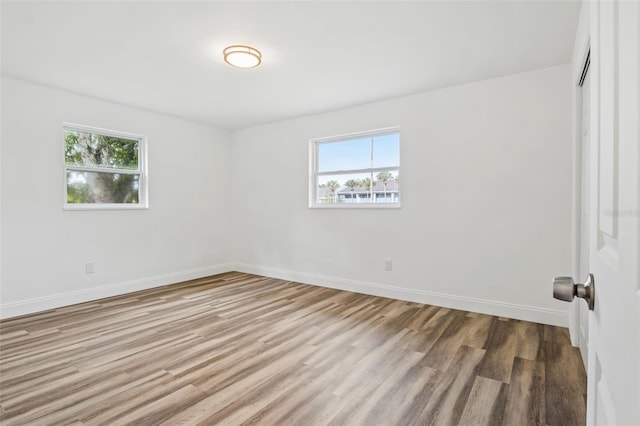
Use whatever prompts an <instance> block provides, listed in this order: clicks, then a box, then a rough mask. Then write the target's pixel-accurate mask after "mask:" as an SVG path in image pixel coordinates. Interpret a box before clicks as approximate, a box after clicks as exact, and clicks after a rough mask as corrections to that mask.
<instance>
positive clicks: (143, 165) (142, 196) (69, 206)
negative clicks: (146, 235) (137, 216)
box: [61, 122, 149, 210]
mask: <svg viewBox="0 0 640 426" xmlns="http://www.w3.org/2000/svg"><path fill="white" fill-rule="evenodd" d="M66 130H77V131H81V132H88V133H98V134H101V135H105V136H114V137H118V138H124V139H135V140H137V141H138V169H137V170H124V169H115V170H117V172H114V169H109V168H104V167H86V166H69V165H67V163H66V161H65V156H64V143H62V145H61V146H62V164H63V166H64V169H63V170H64V172H63V176H62V194H63V199H64V205H63V207H62V209H63V210H142V209H148V208H149V194H148V174H147V137H146V136H144V135H139V134H135V133H127V132H121V131H118V130H109V129H102V128H100V127H93V126H86V125H82V124H75V123H66V122H65V123H62V140H63V141H64V140H65V131H66ZM68 170H80V171H89V172H99V173H118V174H134V175H140V179H139V180H138V188H139V193H138V197H139V199H138V201H139V202H138V203H137V204H128V203H67V171H68Z"/></svg>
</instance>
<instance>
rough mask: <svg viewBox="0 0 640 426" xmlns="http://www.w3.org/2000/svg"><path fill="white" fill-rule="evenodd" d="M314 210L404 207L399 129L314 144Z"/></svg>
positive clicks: (314, 140) (311, 143)
mask: <svg viewBox="0 0 640 426" xmlns="http://www.w3.org/2000/svg"><path fill="white" fill-rule="evenodd" d="M310 145H311V146H310V152H311V182H310V207H318V208H327V207H328V208H331V207H336V208H341V207H356V208H363V207H364V208H377V207H382V208H384V207H387V208H388V207H400V183H399V177H400V130H399V129H398V128H397V127H394V128H388V129H381V130H372V131H368V132H360V133H353V134H349V135H342V136H332V137H328V138H320V139H313V140H311V141H310Z"/></svg>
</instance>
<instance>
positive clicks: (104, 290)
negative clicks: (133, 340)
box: [0, 263, 233, 319]
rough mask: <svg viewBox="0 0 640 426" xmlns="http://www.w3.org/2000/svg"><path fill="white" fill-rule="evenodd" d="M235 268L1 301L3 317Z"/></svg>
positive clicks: (223, 266) (212, 268)
mask: <svg viewBox="0 0 640 426" xmlns="http://www.w3.org/2000/svg"><path fill="white" fill-rule="evenodd" d="M232 270H233V265H232V264H230V263H223V264H220V265H213V266H208V267H204V268H197V269H190V270H187V271H180V272H172V273H168V274H162V275H155V276H152V277H147V278H141V279H137V280H131V281H125V282H121V283H115V284H108V285H103V286H99V287H93V288H88V289H83V290H77V291H71V292H67V293H60V294H53V295H50V296H43V297H37V298H34V299H27V300H20V301H17V302H10V303H5V304H0V319H4V318H11V317H16V316H19V315H25V314H31V313H34V312H40V311H45V310H48V309H55V308H60V307H63V306H69V305H75V304H76V303H83V302H89V301H91V300H96V299H102V298H105V297H111V296H118V295H121V294H125V293H131V292H134V291H139V290H146V289H149V288H153V287H159V286H163V285H167V284H174V283H179V282H182V281H188V280H193V279H196V278H202V277H208V276H210V275H216V274H222V273H224V272H229V271H232Z"/></svg>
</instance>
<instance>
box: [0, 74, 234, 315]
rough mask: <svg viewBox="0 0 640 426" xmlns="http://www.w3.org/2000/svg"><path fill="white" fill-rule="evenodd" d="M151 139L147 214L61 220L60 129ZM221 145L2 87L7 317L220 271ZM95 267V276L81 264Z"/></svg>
mask: <svg viewBox="0 0 640 426" xmlns="http://www.w3.org/2000/svg"><path fill="white" fill-rule="evenodd" d="M64 121H66V122H73V123H78V124H86V125H90V126H96V127H101V128H106V129H113V130H120V131H125V132H132V133H138V134H144V135H146V136H147V137H148V151H149V200H150V208H149V209H148V210H135V211H63V210H62V204H63V179H64V176H63V175H64V173H63V168H62V164H63V163H62V158H63V143H62V128H61V125H62V122H64ZM229 139H230V135H229V133H228V132H226V131H222V130H217V129H214V128H211V127H208V126H203V125H199V124H194V123H191V122H187V121H184V120H180V119H177V118H173V117H168V116H163V115H160V114H155V113H151V112H147V111H143V110H139V109H135V108H130V107H126V106H122V105H117V104H113V103H109V102H104V101H101V100H97V99H94V98H89V97H85V96H79V95H75V94H71V93H68V92H63V91H58V90H54V89H49V88H44V87H41V86H36V85H32V84H28V83H24V82H21V81H17V80H13V79H8V78H4V77H3V78H2V179H1V182H2V203H1V208H2V269H1V271H2V272H1V273H2V276H1V278H2V280H1V290H0V299H1V307H2V311H1V312H0V314H1V315H2V316H4V317H7V316H12V315H17V314H21V313H27V312H34V311H37V310H40V309H46V308H50V307H56V306H62V305H67V304H71V303H77V302H80V301H84V300H91V299H95V298H98V297H104V296H108V295H113V294H119V293H124V292H127V291H132V290H137V289H140V288H147V287H152V286H155V285H160V284H167V283H171V282H176V281H180V280H184V279H188V278H195V277H197V276H206V275H210V274H214V273H218V272H222V271H225V270H228V262H229V260H230V254H229V249H228V248H229V237H230V233H229V223H230V220H231V219H230V206H229V200H230V196H231V194H230V176H231V169H230V164H229V158H230V156H231V152H230V145H229ZM87 260H90V261H93V262H95V270H96V272H95V274H90V275H89V274H86V273H85V267H84V263H85V261H87Z"/></svg>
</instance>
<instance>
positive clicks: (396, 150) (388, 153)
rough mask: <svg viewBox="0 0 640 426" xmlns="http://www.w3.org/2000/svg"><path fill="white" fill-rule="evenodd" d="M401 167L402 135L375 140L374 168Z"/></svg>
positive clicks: (377, 137) (380, 137)
mask: <svg viewBox="0 0 640 426" xmlns="http://www.w3.org/2000/svg"><path fill="white" fill-rule="evenodd" d="M398 165H400V134H399V133H393V134H390V135H383V136H376V137H374V138H373V167H393V166H398Z"/></svg>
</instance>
